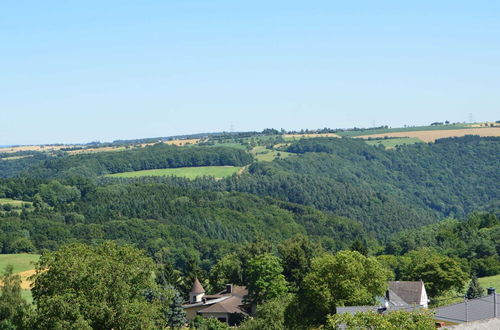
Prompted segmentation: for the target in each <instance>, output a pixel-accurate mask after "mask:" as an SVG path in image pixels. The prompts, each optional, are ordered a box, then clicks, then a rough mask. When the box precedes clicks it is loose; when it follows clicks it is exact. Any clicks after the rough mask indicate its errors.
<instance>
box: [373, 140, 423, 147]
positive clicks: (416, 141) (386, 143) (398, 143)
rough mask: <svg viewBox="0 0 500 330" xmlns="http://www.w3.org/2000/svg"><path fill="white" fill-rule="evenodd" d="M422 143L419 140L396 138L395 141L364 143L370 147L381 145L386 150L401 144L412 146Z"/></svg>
mask: <svg viewBox="0 0 500 330" xmlns="http://www.w3.org/2000/svg"><path fill="white" fill-rule="evenodd" d="M422 142H423V141H422V140H420V139H419V138H397V139H377V140H366V143H368V144H371V145H378V144H381V145H383V146H384V147H385V148H386V149H392V148H395V147H396V146H397V145H403V144H414V143H422Z"/></svg>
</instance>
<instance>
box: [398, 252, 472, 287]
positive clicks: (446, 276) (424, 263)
mask: <svg viewBox="0 0 500 330" xmlns="http://www.w3.org/2000/svg"><path fill="white" fill-rule="evenodd" d="M407 256H408V257H409V258H410V259H411V262H410V263H409V264H408V269H407V270H406V272H405V273H404V275H403V276H402V279H403V280H412V281H417V280H422V281H424V283H425V287H426V290H427V293H428V294H429V296H430V297H436V296H439V295H442V294H444V293H445V292H447V291H449V290H454V289H455V290H458V291H460V290H462V289H463V288H464V285H465V284H466V283H467V280H468V278H469V276H468V275H467V273H466V272H464V271H463V270H462V268H461V267H460V264H459V262H458V261H457V260H455V259H453V258H450V257H446V256H442V255H440V254H438V253H437V252H435V251H434V250H432V249H428V248H424V249H419V250H415V251H412V252H410V253H408V254H407Z"/></svg>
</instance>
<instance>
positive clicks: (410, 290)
mask: <svg viewBox="0 0 500 330" xmlns="http://www.w3.org/2000/svg"><path fill="white" fill-rule="evenodd" d="M388 284H389V300H393V298H392V297H391V292H392V293H393V295H394V294H395V295H396V297H397V298H396V299H395V300H397V301H400V300H402V301H404V302H405V303H407V304H409V305H412V304H417V305H420V304H421V299H422V291H423V290H425V288H424V282H422V281H389V282H388Z"/></svg>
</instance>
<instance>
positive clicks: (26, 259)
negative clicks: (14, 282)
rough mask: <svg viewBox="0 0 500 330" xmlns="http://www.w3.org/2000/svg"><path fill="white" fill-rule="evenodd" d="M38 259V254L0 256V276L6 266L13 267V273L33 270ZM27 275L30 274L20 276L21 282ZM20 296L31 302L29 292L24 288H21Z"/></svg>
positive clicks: (31, 298)
mask: <svg viewBox="0 0 500 330" xmlns="http://www.w3.org/2000/svg"><path fill="white" fill-rule="evenodd" d="M38 259H40V255H38V254H25V253H20V254H0V274H3V272H4V270H5V267H7V265H12V266H13V268H14V269H13V271H14V273H21V272H25V271H28V270H33V269H35V265H34V263H35V262H37V261H38ZM28 275H31V274H24V275H23V274H22V276H21V279H22V280H23V282H24V281H26V278H27V277H28ZM21 295H22V297H23V298H24V299H25V300H26V301H27V302H29V303H31V302H32V301H33V297H32V295H31V290H29V289H27V287H26V286H23V290H22V291H21Z"/></svg>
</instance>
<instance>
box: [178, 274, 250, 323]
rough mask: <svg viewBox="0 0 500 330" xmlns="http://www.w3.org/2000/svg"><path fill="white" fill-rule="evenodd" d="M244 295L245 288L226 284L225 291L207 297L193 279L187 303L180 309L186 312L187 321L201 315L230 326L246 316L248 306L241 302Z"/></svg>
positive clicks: (246, 292) (246, 291)
mask: <svg viewBox="0 0 500 330" xmlns="http://www.w3.org/2000/svg"><path fill="white" fill-rule="evenodd" d="M246 295H248V290H247V289H246V287H243V286H238V285H232V284H227V285H226V289H225V290H223V291H221V292H219V293H217V294H213V295H207V294H205V289H203V286H202V285H201V283H200V281H199V280H198V279H195V281H194V283H193V287H192V289H191V291H190V292H189V302H188V303H186V304H184V305H183V306H182V307H183V308H184V310H185V311H186V318H187V319H188V321H190V320H192V319H193V318H194V317H195V316H197V315H201V316H203V317H207V318H208V317H212V318H216V319H218V320H219V321H221V322H225V323H228V324H229V325H231V326H232V325H237V324H238V323H239V322H240V321H241V320H242V318H243V317H245V316H246V315H248V306H247V305H246V304H245V303H244V302H243V297H245V296H246Z"/></svg>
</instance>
